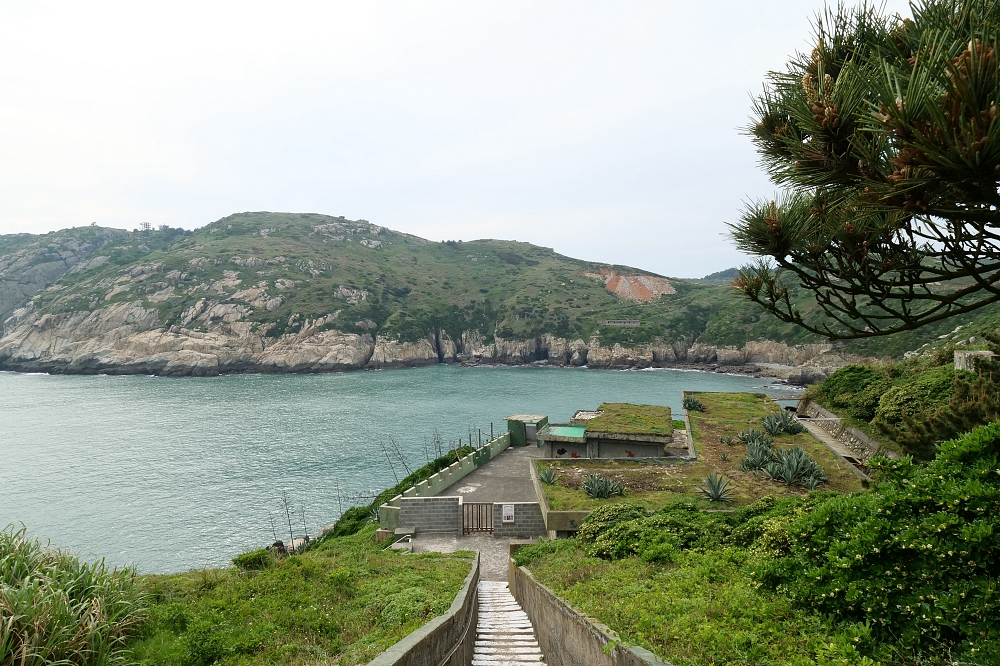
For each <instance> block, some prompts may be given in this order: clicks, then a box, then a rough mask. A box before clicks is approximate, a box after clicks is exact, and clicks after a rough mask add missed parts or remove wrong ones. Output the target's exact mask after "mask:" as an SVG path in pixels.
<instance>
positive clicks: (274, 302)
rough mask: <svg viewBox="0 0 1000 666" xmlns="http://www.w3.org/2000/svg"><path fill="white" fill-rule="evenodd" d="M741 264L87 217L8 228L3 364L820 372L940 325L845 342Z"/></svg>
mask: <svg viewBox="0 0 1000 666" xmlns="http://www.w3.org/2000/svg"><path fill="white" fill-rule="evenodd" d="M731 272H732V271H723V272H722V273H720V274H713V275H712V276H709V277H708V278H706V279H705V280H680V279H673V278H665V277H662V276H659V275H654V274H651V273H648V272H645V271H641V270H638V269H635V268H630V267H627V266H608V265H600V264H595V263H593V262H586V261H581V260H577V259H573V258H570V257H566V256H563V255H560V254H557V253H556V252H554V251H553V250H552V249H550V248H544V247H539V246H537V245H531V244H529V243H519V242H514V241H500V240H478V241H469V242H462V241H447V242H432V241H427V240H424V239H422V238H418V237H416V236H411V235H408V234H404V233H400V232H396V231H392V230H390V229H387V228H385V227H381V226H378V225H375V224H371V223H369V222H367V221H365V220H348V219H345V218H343V217H330V216H326V215H318V214H290V213H240V214H236V215H231V216H229V217H226V218H223V219H221V220H218V221H216V222H213V223H211V224H208V225H206V226H204V227H202V228H200V229H198V230H196V231H193V232H191V231H184V230H182V229H170V228H167V227H161V228H160V229H156V230H154V229H143V230H138V231H134V232H126V231H122V230H116V229H105V228H101V227H96V226H87V227H79V228H73V229H65V230H63V231H59V232H53V233H49V234H45V235H37V236H36V235H30V234H18V235H13V236H0V318H2V321H3V335H2V338H0V368H5V369H12V370H26V371H28V370H31V371H49V372H75V373H90V372H111V373H152V374H168V375H170V374H173V375H212V374H218V373H226V372H248V371H252V372H320V371H334V370H348V369H353V368H387V367H402V366H415V365H424V364H430V363H439V362H455V361H457V362H467V363H510V364H518V363H533V362H538V361H547V362H549V363H554V364H565V365H588V366H590V367H612V368H633V367H650V366H673V365H697V366H701V367H704V366H711V365H721V366H727V367H736V366H745V367H747V368H748V369H752V368H753V367H754V364H775V365H774V367H768V366H761V368H762V369H763V370H765V371H767V372H771V373H775V374H778V375H781V373H782V372H785V374H786V375H787V376H789V377H790V378H791V379H792V380H799V381H813V380H816V379H822V378H823V377H825V376H826V375H828V374H829V373H830V372H832V371H833V370H834V369H835V368H837V367H840V366H842V365H843V364H844V363H845V362H846V361H845V358H847V357H846V356H845V354H847V353H848V352H859V353H864V354H867V355H886V354H896V355H899V354H902V353H903V352H905V351H907V350H910V349H914V348H916V347H919V346H920V345H921V344H923V343H925V342H927V341H929V340H932V339H934V337H936V335H939V334H940V332H939V331H938V330H937V329H934V330H926V331H923V332H921V333H919V334H916V333H914V334H908V337H905V338H897V339H894V340H877V341H869V342H866V343H863V344H862V343H853V344H852V346H849V347H840V348H833V347H832V346H831V345H829V344H823V341H821V340H818V339H816V338H815V337H814V336H812V335H810V334H807V333H805V332H804V331H802V330H801V329H799V328H797V327H794V326H791V325H788V324H784V323H782V322H779V321H777V320H776V319H774V318H772V317H770V316H769V315H766V314H765V313H764V312H763V311H761V310H760V309H759V308H758V307H757V306H756V305H754V304H752V303H749V302H747V301H745V300H743V299H742V298H741V297H740V296H738V295H737V294H736V293H735V292H734V291H733V290H732V289H731V288H730V287H729V286H728V281H729V277H730V274H731ZM795 298H796V299H797V300H798V301H800V302H802V303H803V304H804V305H807V304H808V303H809V302H810V299H809V295H808V294H806V293H799V292H796V294H795ZM807 312H809V310H808V308H807ZM955 323H956V322H948V323H947V324H943V325H942V327H941V328H942V330H944V329H945V328H946V327H951V326H954V325H955ZM947 330H950V328H948V329H947ZM761 368H757V370H760V369H761ZM776 368H777V369H776ZM781 368H785V370H782V369H781ZM795 368H802V370H801V371H800V372H799V374H798V375H795V374H794V373H795V370H794V369H795ZM789 373H791V374H789Z"/></svg>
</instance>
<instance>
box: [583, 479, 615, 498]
mask: <svg viewBox="0 0 1000 666" xmlns="http://www.w3.org/2000/svg"><path fill="white" fill-rule="evenodd" d="M580 487H581V488H583V492H585V493H587V497H590V498H591V499H609V498H611V497H617V496H619V495H624V494H625V484H624V483H622V482H621V481H619V480H617V479H612V478H609V477H606V476H601V475H600V474H588V475H587V477H586V478H585V479H584V480H583V483H582V484H581V485H580Z"/></svg>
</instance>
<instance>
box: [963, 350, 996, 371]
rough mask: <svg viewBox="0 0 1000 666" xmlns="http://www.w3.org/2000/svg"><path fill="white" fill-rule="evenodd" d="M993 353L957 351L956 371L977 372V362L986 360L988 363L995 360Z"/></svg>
mask: <svg viewBox="0 0 1000 666" xmlns="http://www.w3.org/2000/svg"><path fill="white" fill-rule="evenodd" d="M993 356H994V354H993V352H991V351H978V350H969V349H965V350H960V349H956V350H955V369H956V370H970V371H975V369H976V360H977V359H986V360H987V361H992V360H993Z"/></svg>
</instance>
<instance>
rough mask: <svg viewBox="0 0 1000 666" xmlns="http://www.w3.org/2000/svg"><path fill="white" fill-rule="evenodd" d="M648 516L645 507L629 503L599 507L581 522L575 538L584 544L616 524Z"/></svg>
mask: <svg viewBox="0 0 1000 666" xmlns="http://www.w3.org/2000/svg"><path fill="white" fill-rule="evenodd" d="M648 515H649V511H646V509H645V507H641V506H639V505H638V504H632V503H630V502H620V503H618V504H606V505H604V506H599V507H597V508H596V509H594V510H593V511H591V512H590V515H589V516H587V519H586V520H585V521H583V525H581V526H580V531H579V532H577V537H578V538H579V539H580V541H583V542H584V543H586V542H588V541H593V540H594V539H596V538H597V537H598V536H600V535H601V534H603V533H604V532H605V531H607V530H608V529H610V528H611V527H613V526H614V525H617V524H618V523H622V522H625V521H628V520H634V519H635V518H645V517H647V516H648Z"/></svg>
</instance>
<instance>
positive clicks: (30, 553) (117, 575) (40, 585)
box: [0, 526, 146, 666]
mask: <svg viewBox="0 0 1000 666" xmlns="http://www.w3.org/2000/svg"><path fill="white" fill-rule="evenodd" d="M145 614H146V599H145V596H144V595H143V593H142V592H141V590H140V588H139V586H138V584H137V583H136V578H135V572H134V571H132V570H131V569H115V570H108V569H107V568H106V567H105V565H104V562H103V561H101V562H96V563H85V562H81V561H80V560H79V559H78V558H76V557H74V556H73V555H70V554H68V553H63V552H61V551H59V550H54V549H52V548H49V547H47V546H45V545H42V544H41V543H40V542H39V541H37V540H35V539H26V538H25V530H24V528H23V527H22V528H21V529H19V530H15V529H14V528H13V527H12V526H8V527H7V528H6V529H4V531H2V532H0V664H18V665H19V666H47V665H49V664H74V665H78V666H91V665H93V666H104V665H106V664H122V663H126V662H127V661H128V653H127V651H126V650H125V642H126V640H128V639H129V638H130V637H131V636H132V635H133V634H135V633H136V632H137V631H138V629H139V627H140V626H141V624H142V622H143V621H144V619H145Z"/></svg>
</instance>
